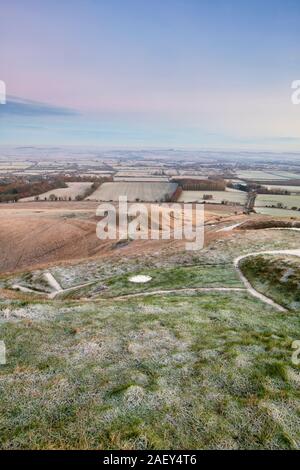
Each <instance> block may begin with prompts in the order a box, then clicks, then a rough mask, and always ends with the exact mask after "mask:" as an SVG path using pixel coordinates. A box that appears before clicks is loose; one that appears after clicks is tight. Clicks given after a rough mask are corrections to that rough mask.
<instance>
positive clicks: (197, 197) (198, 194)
mask: <svg viewBox="0 0 300 470" xmlns="http://www.w3.org/2000/svg"><path fill="white" fill-rule="evenodd" d="M204 195H208V196H212V199H207V200H206V202H207V203H214V204H221V203H222V202H223V201H228V202H229V203H234V204H245V202H246V197H247V194H246V193H245V192H243V191H237V190H236V191H182V193H181V195H180V197H179V199H178V202H199V201H203V196H204Z"/></svg>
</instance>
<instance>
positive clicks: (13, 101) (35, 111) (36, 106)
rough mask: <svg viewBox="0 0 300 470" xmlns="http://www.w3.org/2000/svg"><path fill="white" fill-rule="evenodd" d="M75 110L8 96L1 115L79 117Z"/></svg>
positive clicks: (0, 109) (1, 109)
mask: <svg viewBox="0 0 300 470" xmlns="http://www.w3.org/2000/svg"><path fill="white" fill-rule="evenodd" d="M78 114H79V113H78V112H77V111H75V110H74V109H70V108H65V107H60V106H53V105H49V104H47V103H41V102H39V101H31V100H27V99H24V98H19V97H16V96H8V97H7V101H6V105H3V106H1V108H0V115H13V116H31V117H34V116H36V117H38V116H45V117H46V116H49V117H51V116H53V117H55V116H66V117H67V116H77V115H78Z"/></svg>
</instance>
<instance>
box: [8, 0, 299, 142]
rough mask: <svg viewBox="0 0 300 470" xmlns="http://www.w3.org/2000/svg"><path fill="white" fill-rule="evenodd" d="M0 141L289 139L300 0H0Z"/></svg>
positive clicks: (293, 126)
mask: <svg viewBox="0 0 300 470" xmlns="http://www.w3.org/2000/svg"><path fill="white" fill-rule="evenodd" d="M0 16H1V21H0V57H1V62H0V80H3V81H4V82H5V84H6V92H7V104H5V105H1V104H0V143H2V144H12V145H26V144H30V145H99V146H106V147H107V146H112V147H145V146H147V147H174V148H199V149H204V148H207V149H249V150H255V149H257V150H260V149H264V150H275V151H276V150H278V151H283V150H285V151H299V150H300V105H298V106H297V105H293V104H292V102H291V94H292V90H291V84H292V82H293V81H294V80H300V26H299V25H300V2H299V0H264V1H263V2H262V1H261V0H260V1H258V0H252V1H246V0H72V1H71V0H60V1H57V0H51V1H50V0H43V2H41V1H39V0H26V2H24V0H10V1H9V2H5V3H4V0H0Z"/></svg>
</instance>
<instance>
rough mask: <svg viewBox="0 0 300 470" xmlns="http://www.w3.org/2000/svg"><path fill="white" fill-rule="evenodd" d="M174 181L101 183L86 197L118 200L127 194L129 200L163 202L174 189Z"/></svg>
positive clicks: (100, 199) (98, 199)
mask: <svg viewBox="0 0 300 470" xmlns="http://www.w3.org/2000/svg"><path fill="white" fill-rule="evenodd" d="M176 188H177V184H176V183H167V182H148V183H145V182H143V183H142V182H139V183H136V182H114V183H103V184H102V185H101V186H100V188H98V189H97V190H96V191H95V192H94V193H93V194H91V195H90V196H89V197H88V199H89V200H96V201H118V200H119V197H120V196H127V200H128V201H129V202H136V201H145V202H165V201H166V200H168V199H169V198H170V197H171V196H172V195H173V194H174V192H175V191H176Z"/></svg>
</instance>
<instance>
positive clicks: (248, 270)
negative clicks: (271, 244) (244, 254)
mask: <svg viewBox="0 0 300 470" xmlns="http://www.w3.org/2000/svg"><path fill="white" fill-rule="evenodd" d="M240 267H241V269H242V271H243V272H244V274H245V276H246V277H247V278H248V279H249V281H250V282H251V284H252V285H253V287H254V288H255V289H257V290H258V291H259V292H262V293H263V294H266V295H267V296H269V297H271V298H272V299H274V300H275V301H276V302H278V303H279V304H281V305H284V306H285V307H287V308H289V309H294V310H295V309H300V259H299V258H298V257H287V256H285V257H282V256H270V255H265V256H255V257H250V258H245V259H244V260H242V262H241V265H240Z"/></svg>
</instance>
